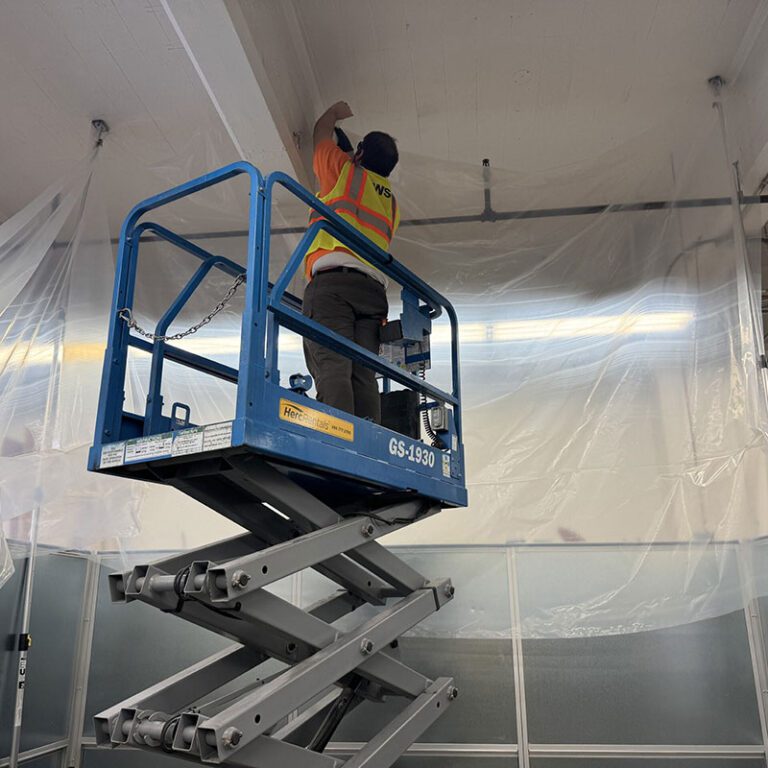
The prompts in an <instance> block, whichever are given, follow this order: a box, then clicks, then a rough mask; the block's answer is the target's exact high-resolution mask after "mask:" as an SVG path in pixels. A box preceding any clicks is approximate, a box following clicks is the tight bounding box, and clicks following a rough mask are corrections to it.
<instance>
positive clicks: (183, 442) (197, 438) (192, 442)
mask: <svg viewBox="0 0 768 768" xmlns="http://www.w3.org/2000/svg"><path fill="white" fill-rule="evenodd" d="M203 429H204V427H193V428H192V429H185V430H184V431H183V432H177V433H176V434H175V435H174V436H173V448H172V450H171V456H186V455H187V454H188V453H200V451H202V450H203Z"/></svg>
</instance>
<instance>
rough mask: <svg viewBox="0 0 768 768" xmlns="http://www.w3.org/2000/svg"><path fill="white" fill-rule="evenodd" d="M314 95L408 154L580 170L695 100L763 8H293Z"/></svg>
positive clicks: (495, 0)
mask: <svg viewBox="0 0 768 768" xmlns="http://www.w3.org/2000/svg"><path fill="white" fill-rule="evenodd" d="M294 4H295V7H296V8H297V9H298V10H299V13H298V14H297V15H298V18H299V20H300V24H301V28H302V31H303V34H304V37H305V39H306V41H307V45H308V49H309V54H310V58H311V62H312V66H313V68H314V78H315V80H316V81H317V83H318V85H319V89H320V94H321V98H322V100H323V101H324V102H327V103H330V102H332V101H334V100H336V99H340V98H344V99H346V100H347V101H349V103H350V105H351V106H352V107H353V110H354V111H355V112H356V115H357V116H356V118H355V119H354V120H351V121H350V126H352V127H354V128H355V129H357V130H358V131H359V132H365V131H367V130H371V129H373V128H381V129H382V130H386V131H389V132H391V133H392V134H393V135H395V136H396V137H397V138H398V139H399V141H400V144H401V146H402V147H403V148H404V149H406V150H407V151H409V152H411V153H415V154H419V155H426V156H430V157H434V158H439V159H440V160H442V161H444V162H461V163H479V162H480V161H481V159H482V158H486V157H489V158H491V159H492V162H493V165H494V166H496V167H502V168H507V169H515V170H524V171H528V170H534V169H542V168H551V167H553V166H560V165H563V164H571V163H578V162H580V161H582V160H584V159H588V158H591V157H594V156H595V155H596V154H598V153H600V152H603V151H605V150H606V149H610V148H612V147H614V146H616V145H618V144H620V143H622V142H624V141H626V140H627V138H629V137H632V136H636V135H638V134H640V133H642V132H643V131H645V130H647V129H648V128H650V127H652V126H654V125H657V124H658V123H659V122H660V121H663V120H666V119H668V118H669V116H670V115H672V114H674V113H675V112H677V111H679V110H680V109H681V108H687V107H691V106H695V105H698V104H702V103H703V104H705V105H706V106H707V107H708V106H709V104H710V102H711V93H710V92H709V90H708V88H707V79H708V78H709V77H710V76H712V75H715V74H720V75H723V76H725V77H728V76H729V74H730V71H731V66H732V62H733V60H734V57H735V55H736V54H737V52H738V50H739V45H740V43H741V41H742V39H743V37H744V35H745V32H746V31H747V29H748V27H749V24H750V21H751V20H752V19H753V16H754V14H755V12H756V10H757V9H758V7H759V6H760V5H761V3H760V0H738V1H736V0H476V1H475V2H466V1H465V0H419V2H412V1H411V0H388V2H386V3H382V2H379V1H378V0H294Z"/></svg>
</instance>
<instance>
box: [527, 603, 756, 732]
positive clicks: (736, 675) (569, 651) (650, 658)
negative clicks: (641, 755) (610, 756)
mask: <svg viewBox="0 0 768 768" xmlns="http://www.w3.org/2000/svg"><path fill="white" fill-rule="evenodd" d="M523 647H524V658H525V683H526V699H527V704H528V732H529V738H530V741H531V743H543V744H556V743H559V744H759V743H760V742H761V734H760V723H759V719H758V713H757V702H756V696H755V688H754V679H753V675H752V668H751V660H750V655H749V647H748V643H747V634H746V626H745V621H744V614H743V613H742V612H738V613H732V614H728V615H726V616H721V617H719V618H716V619H710V620H707V621H700V622H696V623H693V624H686V625H684V626H681V627H672V628H669V629H662V630H655V631H652V632H638V633H635V634H628V635H614V636H607V637H595V638H586V639H585V638H570V639H565V640H525V641H524V642H523Z"/></svg>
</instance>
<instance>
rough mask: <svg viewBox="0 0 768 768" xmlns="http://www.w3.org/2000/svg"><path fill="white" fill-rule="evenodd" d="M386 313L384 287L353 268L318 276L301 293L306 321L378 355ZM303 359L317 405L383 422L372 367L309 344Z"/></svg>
mask: <svg viewBox="0 0 768 768" xmlns="http://www.w3.org/2000/svg"><path fill="white" fill-rule="evenodd" d="M387 310H388V305H387V293H386V291H385V290H384V286H383V285H382V284H381V283H380V282H378V280H375V279H374V278H372V277H368V275H366V274H364V273H363V272H360V271H359V270H356V269H349V270H348V271H345V272H336V271H332V272H318V273H317V274H316V275H315V276H314V277H313V278H312V280H311V281H310V283H309V285H308V286H307V288H306V290H305V291H304V310H303V311H304V314H305V315H306V316H307V317H309V318H311V319H312V320H316V321H317V322H318V323H321V324H322V325H324V326H326V327H327V328H330V329H331V330H332V331H336V333H338V334H340V335H341V336H344V337H346V338H348V339H352V340H353V341H355V342H357V343H358V344H359V345H360V346H361V347H365V348H366V349H367V350H369V351H370V352H374V353H376V354H378V353H379V332H380V329H381V323H382V321H383V320H384V319H386V317H387ZM304 357H305V359H306V361H307V366H308V368H309V372H310V373H311V374H312V378H313V379H314V380H315V387H316V388H317V399H318V400H319V401H320V402H321V403H325V404H326V405H330V406H332V407H333V408H339V409H340V410H342V411H346V412H347V413H353V414H354V415H355V416H360V417H362V418H368V419H372V420H373V421H375V422H376V423H381V403H380V401H379V388H378V385H377V383H376V376H375V374H374V372H373V371H372V370H371V369H370V368H365V367H363V366H362V365H358V364H357V363H353V362H352V361H351V360H350V359H349V358H348V357H343V356H342V355H339V354H336V353H335V352H331V351H330V350H329V349H327V348H326V347H323V346H322V345H320V344H317V343H315V342H313V341H308V340H307V339H304Z"/></svg>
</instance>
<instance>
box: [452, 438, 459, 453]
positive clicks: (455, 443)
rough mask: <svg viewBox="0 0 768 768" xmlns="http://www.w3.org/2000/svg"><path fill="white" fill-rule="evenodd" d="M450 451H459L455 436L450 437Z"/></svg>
mask: <svg viewBox="0 0 768 768" xmlns="http://www.w3.org/2000/svg"><path fill="white" fill-rule="evenodd" d="M451 450H452V451H458V450H459V438H458V437H456V435H451Z"/></svg>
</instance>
